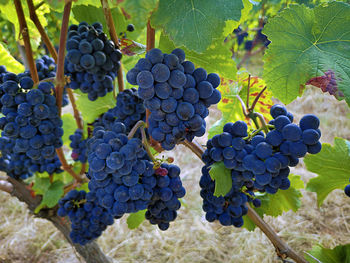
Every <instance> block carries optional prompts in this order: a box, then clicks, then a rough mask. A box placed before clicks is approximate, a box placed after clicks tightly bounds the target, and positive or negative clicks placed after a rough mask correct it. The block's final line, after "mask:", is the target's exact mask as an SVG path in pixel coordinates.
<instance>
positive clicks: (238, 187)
mask: <svg viewBox="0 0 350 263" xmlns="http://www.w3.org/2000/svg"><path fill="white" fill-rule="evenodd" d="M270 113H271V116H272V117H273V118H274V119H273V120H272V121H270V125H273V126H274V127H273V128H270V130H269V132H267V134H264V133H263V132H262V131H254V132H252V133H251V134H250V135H248V133H247V125H246V124H245V123H244V122H242V121H237V122H235V123H227V124H225V126H224V129H223V133H221V134H218V135H215V136H214V137H213V138H212V139H211V140H209V141H208V143H207V149H206V151H205V153H204V154H203V157H202V159H203V161H204V162H205V164H206V166H204V168H203V170H202V178H201V181H200V186H201V187H202V188H203V194H201V196H202V198H203V200H204V204H203V209H204V211H206V212H207V215H206V217H207V219H208V221H214V220H215V219H219V221H220V222H221V223H222V224H223V225H225V224H224V223H223V222H222V221H223V220H220V216H221V214H222V213H224V212H225V211H226V210H225V208H226V209H228V207H229V206H228V204H230V200H231V199H232V197H231V194H234V195H237V196H238V195H239V196H240V198H243V195H242V194H245V193H246V194H247V200H248V201H253V204H254V205H255V206H259V205H260V200H258V199H256V198H254V191H260V192H265V191H266V192H267V193H269V194H275V193H276V192H277V191H278V189H282V190H286V189H288V188H289V187H290V181H289V179H288V175H289V172H290V169H289V167H293V166H296V165H297V164H298V162H299V158H302V157H304V156H305V155H306V153H307V152H308V153H311V154H316V153H318V152H319V151H320V150H321V143H320V142H319V139H320V136H321V132H320V130H319V129H318V127H319V119H318V118H317V117H316V116H315V115H312V114H307V115H305V116H304V117H303V118H302V119H301V120H300V123H299V126H298V125H296V124H293V123H292V122H293V115H292V114H291V113H289V112H287V110H286V108H285V107H283V106H281V105H278V104H277V105H274V106H272V107H271V110H270ZM217 162H223V164H224V165H225V167H226V168H227V169H230V170H231V176H232V189H231V192H230V193H228V194H227V195H226V196H225V197H219V198H217V197H214V195H213V193H214V186H215V184H214V183H213V182H212V181H211V179H210V176H209V173H208V171H209V170H210V168H209V167H210V165H212V164H214V163H217ZM242 187H245V188H244V189H247V191H246V192H245V193H242ZM240 198H238V199H240ZM242 200H243V199H242ZM247 200H246V199H244V202H243V203H240V205H242V204H244V203H245V202H246V201H247ZM224 201H225V202H224ZM227 202H228V203H227ZM238 203H239V202H237V203H235V204H238ZM215 205H217V206H218V207H220V206H221V207H222V208H223V209H219V210H218V212H215V209H216V208H217V207H216V206H215ZM213 206H214V207H213ZM241 208H242V207H241ZM242 211H246V210H245V209H242ZM209 212H210V213H211V214H210V215H208V213H209ZM214 212H215V213H216V216H214ZM220 212H221V213H220ZM226 212H227V211H226ZM228 214H230V213H229V212H228ZM235 215H237V214H235ZM231 216H232V213H231ZM225 218H226V219H227V216H225ZM231 219H232V218H231ZM226 223H229V220H228V219H227V221H226ZM232 224H233V223H232ZM238 225H239V224H238Z"/></svg>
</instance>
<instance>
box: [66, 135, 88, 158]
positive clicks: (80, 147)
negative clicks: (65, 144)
mask: <svg viewBox="0 0 350 263" xmlns="http://www.w3.org/2000/svg"><path fill="white" fill-rule="evenodd" d="M69 140H70V141H71V143H70V145H69V146H70V147H71V148H72V149H73V151H72V155H71V156H72V158H73V160H74V161H79V162H81V163H86V162H87V156H88V154H87V146H86V143H87V139H84V134H83V131H82V130H81V129H77V130H76V131H75V132H74V134H72V135H70V136H69Z"/></svg>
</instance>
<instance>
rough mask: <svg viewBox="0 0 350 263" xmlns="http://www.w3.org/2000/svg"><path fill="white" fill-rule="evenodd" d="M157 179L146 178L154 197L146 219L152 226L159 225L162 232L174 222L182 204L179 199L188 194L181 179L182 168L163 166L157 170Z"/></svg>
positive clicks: (164, 164)
mask: <svg viewBox="0 0 350 263" xmlns="http://www.w3.org/2000/svg"><path fill="white" fill-rule="evenodd" d="M155 175H156V176H155V177H150V178H146V179H147V180H148V181H151V182H150V184H149V185H150V187H151V188H152V190H153V195H152V199H151V202H150V204H149V205H148V207H147V211H146V215H145V216H146V219H147V220H149V221H150V223H151V224H153V225H155V224H157V225H158V227H159V229H160V230H163V231H164V230H167V229H168V228H169V223H170V222H172V221H174V220H175V218H176V216H177V212H176V211H177V210H179V209H180V207H181V203H180V201H179V198H182V197H184V196H185V194H186V190H185V188H184V187H183V186H182V182H181V179H180V168H179V167H178V166H176V165H169V164H166V163H163V164H161V166H160V168H158V169H156V170H155Z"/></svg>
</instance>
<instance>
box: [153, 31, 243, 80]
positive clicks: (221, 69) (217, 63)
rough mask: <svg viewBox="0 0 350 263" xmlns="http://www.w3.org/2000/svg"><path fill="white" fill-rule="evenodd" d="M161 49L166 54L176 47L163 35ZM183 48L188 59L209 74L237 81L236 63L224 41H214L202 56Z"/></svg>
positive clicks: (160, 42) (160, 43)
mask: <svg viewBox="0 0 350 263" xmlns="http://www.w3.org/2000/svg"><path fill="white" fill-rule="evenodd" d="M159 48H160V49H161V50H162V51H163V52H165V53H170V52H171V51H172V50H173V49H175V48H176V47H175V45H174V43H173V42H172V41H171V40H170V39H169V38H168V37H167V36H166V35H165V34H161V36H160V40H159ZM181 48H182V49H183V50H184V51H185V53H186V59H187V60H190V61H192V62H193V63H194V64H195V65H196V66H200V67H203V68H204V69H205V70H206V71H208V72H216V73H218V74H219V75H220V77H225V78H230V79H235V77H236V73H237V68H236V63H235V62H234V60H233V59H232V58H231V56H232V53H231V51H230V46H228V45H227V44H225V43H224V41H221V40H219V41H214V42H213V43H212V44H211V45H210V46H209V47H208V49H207V50H205V51H204V52H203V53H202V54H199V53H197V52H195V51H192V50H188V49H187V48H185V47H184V46H181Z"/></svg>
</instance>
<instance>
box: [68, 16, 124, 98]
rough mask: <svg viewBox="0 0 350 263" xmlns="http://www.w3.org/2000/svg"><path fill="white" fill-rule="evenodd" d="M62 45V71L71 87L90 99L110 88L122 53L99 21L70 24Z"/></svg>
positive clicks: (108, 90) (103, 93)
mask: <svg viewBox="0 0 350 263" xmlns="http://www.w3.org/2000/svg"><path fill="white" fill-rule="evenodd" d="M66 48H67V55H66V60H65V73H66V75H68V76H70V83H69V87H70V88H71V89H80V90H81V91H82V92H83V93H88V98H89V99H90V100H92V101H94V100H96V99H97V98H98V97H104V96H105V95H106V94H107V93H108V92H111V91H112V90H113V86H114V85H113V81H114V79H115V77H116V75H117V71H118V69H119V67H120V59H121V57H122V53H121V51H120V50H119V49H118V48H117V47H116V46H115V45H114V43H113V41H111V40H108V38H107V35H106V34H105V33H103V28H102V24H100V23H94V24H92V25H91V26H89V25H88V23H86V22H81V23H80V24H79V25H71V26H70V27H69V31H68V41H67V44H66Z"/></svg>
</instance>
